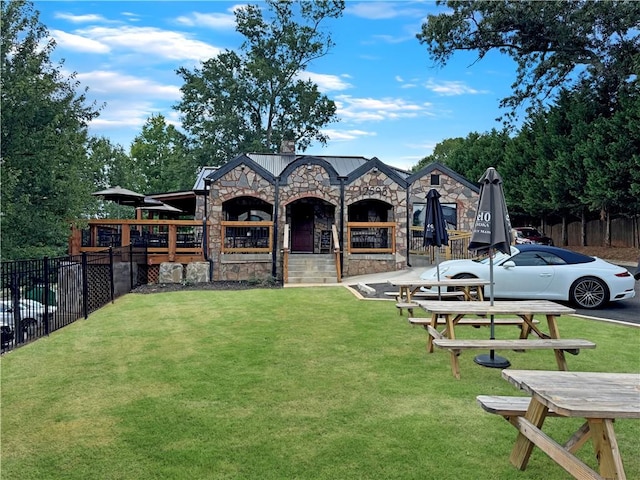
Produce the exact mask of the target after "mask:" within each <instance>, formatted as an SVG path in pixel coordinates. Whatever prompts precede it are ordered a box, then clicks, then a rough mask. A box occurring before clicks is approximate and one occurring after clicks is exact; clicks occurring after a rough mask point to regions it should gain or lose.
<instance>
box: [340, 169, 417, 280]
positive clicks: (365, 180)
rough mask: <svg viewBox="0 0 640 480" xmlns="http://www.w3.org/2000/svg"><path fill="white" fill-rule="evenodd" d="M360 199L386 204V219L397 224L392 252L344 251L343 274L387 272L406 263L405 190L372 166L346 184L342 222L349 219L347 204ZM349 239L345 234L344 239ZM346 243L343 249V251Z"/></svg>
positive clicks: (402, 266) (349, 204)
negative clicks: (394, 245)
mask: <svg viewBox="0 0 640 480" xmlns="http://www.w3.org/2000/svg"><path fill="white" fill-rule="evenodd" d="M362 200H379V201H381V202H384V203H386V204H388V205H389V210H390V215H389V218H388V219H387V221H389V222H395V224H396V230H395V232H396V238H395V242H396V252H395V254H392V255H389V254H376V255H373V254H368V255H366V256H365V258H363V256H362V254H354V255H346V254H345V255H344V257H343V258H344V262H343V274H344V275H345V276H353V275H362V274H365V273H379V272H388V271H394V270H398V269H402V268H405V267H406V263H407V243H408V242H407V240H408V239H407V193H406V190H405V188H404V186H403V185H400V184H398V183H397V182H396V181H395V180H394V179H392V178H391V177H389V176H388V175H387V174H386V173H384V172H382V171H380V170H378V169H376V168H373V169H371V170H369V171H368V172H367V173H365V174H364V175H362V176H361V177H359V178H356V179H355V180H354V181H353V182H351V183H350V184H348V185H346V186H345V202H344V203H345V213H344V215H345V218H344V223H345V225H346V224H347V222H348V214H349V206H351V205H353V204H354V203H356V202H359V201H362ZM346 241H348V239H346V235H345V242H346ZM346 249H347V248H346V245H343V250H345V251H346Z"/></svg>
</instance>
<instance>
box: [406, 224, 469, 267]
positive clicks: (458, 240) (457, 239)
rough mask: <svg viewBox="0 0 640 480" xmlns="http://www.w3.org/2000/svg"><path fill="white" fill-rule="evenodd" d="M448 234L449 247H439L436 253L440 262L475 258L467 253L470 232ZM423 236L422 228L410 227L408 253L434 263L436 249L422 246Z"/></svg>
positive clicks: (456, 231) (455, 231) (459, 231)
mask: <svg viewBox="0 0 640 480" xmlns="http://www.w3.org/2000/svg"><path fill="white" fill-rule="evenodd" d="M448 233H449V245H447V246H443V247H440V250H439V252H438V256H439V258H440V260H459V259H465V258H474V257H475V255H474V253H473V252H470V251H469V241H470V240H471V232H463V231H462V230H448ZM423 236H424V228H423V227H411V233H410V239H409V253H410V254H411V255H426V256H428V257H429V259H430V261H431V262H432V263H433V262H434V261H435V248H436V247H425V246H423V241H424V240H423V238H424V237H423Z"/></svg>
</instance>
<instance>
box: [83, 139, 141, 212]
mask: <svg viewBox="0 0 640 480" xmlns="http://www.w3.org/2000/svg"><path fill="white" fill-rule="evenodd" d="M88 155H89V159H90V161H91V163H93V164H94V165H100V166H101V169H100V171H99V172H97V174H96V177H95V179H94V184H95V185H96V189H97V190H104V189H106V188H109V187H114V186H118V185H119V186H121V187H125V188H128V189H130V190H133V191H135V192H144V190H143V188H144V187H145V181H144V176H143V173H142V170H141V169H140V166H139V165H138V164H137V163H136V162H134V161H133V160H132V159H131V157H129V155H127V154H126V152H125V151H124V149H123V148H122V146H121V145H114V144H112V143H111V141H110V140H109V139H108V138H106V137H94V138H91V139H90V140H89V144H88ZM87 213H88V214H89V215H90V216H97V217H102V218H135V209H134V208H133V207H129V206H123V205H118V204H117V203H115V202H110V201H106V202H103V201H101V200H100V199H99V198H95V200H94V202H93V203H92V204H91V208H90V209H88V211H87Z"/></svg>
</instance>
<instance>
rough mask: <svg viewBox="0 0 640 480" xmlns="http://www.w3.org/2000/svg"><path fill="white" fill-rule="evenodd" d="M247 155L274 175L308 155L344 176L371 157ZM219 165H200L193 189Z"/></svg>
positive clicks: (200, 186) (403, 174)
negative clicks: (200, 168)
mask: <svg viewBox="0 0 640 480" xmlns="http://www.w3.org/2000/svg"><path fill="white" fill-rule="evenodd" d="M246 156H247V157H249V158H250V159H251V160H253V161H254V162H255V163H257V164H258V165H260V166H261V167H262V168H264V169H265V170H266V171H268V172H269V173H271V174H272V175H273V176H274V177H278V176H280V174H281V173H282V172H283V171H284V169H285V168H287V166H288V165H289V164H290V163H291V162H293V161H295V160H298V159H300V158H305V157H310V158H318V159H321V160H324V161H325V162H327V163H329V164H330V165H331V166H332V167H333V168H334V169H335V171H336V173H337V174H338V176H339V177H346V176H348V175H349V174H350V173H351V172H353V171H354V170H357V169H358V168H359V167H361V166H362V165H364V164H366V163H367V162H369V161H370V160H371V159H369V158H366V157H351V156H335V155H300V154H297V155H296V154H282V153H247V154H246ZM218 168H219V167H202V170H201V171H200V173H199V174H198V178H197V179H196V183H195V185H194V187H193V189H194V190H196V191H197V190H204V180H205V178H207V176H209V175H210V174H211V173H213V172H215V171H216V170H217V169H218ZM389 168H391V169H392V170H394V171H395V172H397V173H398V174H399V175H400V176H401V177H402V178H405V179H406V178H407V177H408V176H409V175H411V173H410V172H407V171H406V170H402V169H400V168H396V167H392V166H390V165H389Z"/></svg>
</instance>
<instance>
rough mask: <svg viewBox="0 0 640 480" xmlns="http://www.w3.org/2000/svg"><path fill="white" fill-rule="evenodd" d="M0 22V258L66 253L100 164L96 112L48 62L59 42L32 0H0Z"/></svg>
mask: <svg viewBox="0 0 640 480" xmlns="http://www.w3.org/2000/svg"><path fill="white" fill-rule="evenodd" d="M0 21H1V22H2V24H1V29H2V34H1V42H2V44H1V48H0V62H1V69H2V71H1V72H0V96H1V101H2V116H1V117H0V121H1V127H0V131H1V133H0V135H1V141H0V153H1V158H0V161H1V163H2V179H3V185H2V192H1V200H2V204H1V209H2V211H1V213H0V222H1V229H2V258H3V259H5V260H7V259H16V258H30V257H37V256H41V255H53V254H61V253H65V250H66V244H67V237H68V233H69V225H68V221H69V219H72V218H78V217H80V216H81V214H82V213H83V208H84V206H85V204H86V202H87V201H88V200H89V198H90V196H89V194H90V192H91V190H92V188H93V180H94V178H95V175H96V172H97V171H98V170H99V166H97V165H94V164H92V163H91V162H90V161H89V160H88V158H87V155H86V151H85V146H86V142H87V124H88V122H89V121H90V120H91V119H93V118H95V117H96V116H97V115H98V111H97V108H96V107H95V105H87V103H86V97H85V93H86V92H80V93H78V88H79V85H78V83H77V81H75V79H74V78H73V76H71V77H68V78H67V77H65V76H63V74H62V73H61V68H60V66H54V65H53V64H52V63H51V61H50V54H51V52H52V50H53V49H54V48H55V43H54V42H53V41H52V40H50V39H49V37H48V32H47V30H46V28H45V26H44V25H42V24H41V23H40V21H39V14H38V12H37V11H36V10H35V9H34V8H33V5H32V4H31V3H28V2H25V1H22V0H16V1H11V2H6V1H2V2H1V15H0Z"/></svg>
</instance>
